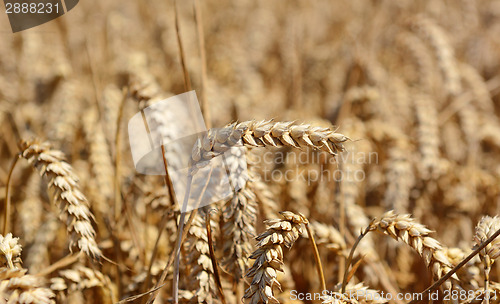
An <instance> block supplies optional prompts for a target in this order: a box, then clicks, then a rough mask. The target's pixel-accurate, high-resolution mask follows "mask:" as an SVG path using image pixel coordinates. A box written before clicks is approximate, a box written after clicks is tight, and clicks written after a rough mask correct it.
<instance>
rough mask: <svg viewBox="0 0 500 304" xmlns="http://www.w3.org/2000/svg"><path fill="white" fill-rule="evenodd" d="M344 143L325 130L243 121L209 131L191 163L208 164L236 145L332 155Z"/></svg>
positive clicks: (279, 123)
mask: <svg viewBox="0 0 500 304" xmlns="http://www.w3.org/2000/svg"><path fill="white" fill-rule="evenodd" d="M240 140H241V141H240ZM347 140H349V138H348V137H346V136H345V135H342V134H340V133H335V132H333V131H332V130H329V129H327V128H321V127H312V126H310V125H292V122H272V121H270V120H262V121H245V122H241V123H233V124H229V125H227V126H226V127H224V128H222V129H218V130H214V129H211V130H209V132H208V134H207V135H206V136H205V137H204V138H203V139H198V140H197V142H196V144H195V146H194V148H193V153H192V160H193V161H194V163H196V162H200V161H204V160H210V159H211V158H213V157H215V156H217V155H220V154H221V153H223V152H225V151H227V150H228V149H229V148H230V147H232V146H234V145H236V144H238V143H241V144H244V145H248V146H253V147H265V146H267V147H282V146H291V147H294V148H314V149H319V150H322V151H325V152H328V153H330V154H332V155H335V154H337V152H338V151H343V150H344V147H343V143H344V142H345V141H347Z"/></svg>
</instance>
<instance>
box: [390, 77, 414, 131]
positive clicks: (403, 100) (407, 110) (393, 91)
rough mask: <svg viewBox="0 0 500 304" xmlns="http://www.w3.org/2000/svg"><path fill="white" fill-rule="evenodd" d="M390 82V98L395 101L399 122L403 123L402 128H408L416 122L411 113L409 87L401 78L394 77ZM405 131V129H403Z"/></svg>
mask: <svg viewBox="0 0 500 304" xmlns="http://www.w3.org/2000/svg"><path fill="white" fill-rule="evenodd" d="M389 82H390V83H391V85H390V87H389V94H390V95H389V97H390V99H392V100H394V103H395V107H394V108H395V111H396V113H395V114H396V116H397V117H398V120H400V121H402V123H401V126H404V127H405V128H407V127H408V126H411V125H412V124H413V121H414V117H413V113H412V111H411V97H410V92H409V88H408V85H407V84H406V83H405V82H404V81H403V80H402V79H401V78H399V77H392V78H391V79H390V80H389ZM402 129H403V130H404V128H402Z"/></svg>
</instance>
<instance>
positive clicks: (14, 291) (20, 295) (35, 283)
mask: <svg viewBox="0 0 500 304" xmlns="http://www.w3.org/2000/svg"><path fill="white" fill-rule="evenodd" d="M26 271H27V269H8V268H3V269H0V299H2V300H3V301H4V302H2V303H23V304H54V303H55V302H54V300H53V299H52V298H54V296H55V295H54V293H53V292H52V291H51V290H50V289H48V288H45V287H42V286H43V279H42V278H40V277H37V276H32V275H27V274H26Z"/></svg>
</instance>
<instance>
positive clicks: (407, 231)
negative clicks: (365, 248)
mask: <svg viewBox="0 0 500 304" xmlns="http://www.w3.org/2000/svg"><path fill="white" fill-rule="evenodd" d="M373 225H374V227H376V228H377V230H378V231H380V232H382V233H384V234H387V235H389V236H390V237H392V238H394V239H395V240H401V241H403V242H404V243H406V244H408V245H409V246H410V247H411V248H413V249H414V250H415V251H416V252H417V253H418V254H419V255H420V256H421V257H422V258H423V259H424V262H425V264H426V265H427V267H428V268H429V269H430V270H431V272H432V275H433V276H434V278H435V279H436V280H439V279H440V278H441V277H442V276H444V275H445V274H446V273H447V272H448V271H450V270H451V268H452V264H451V262H450V260H449V259H448V256H447V255H446V254H445V251H444V246H443V245H441V243H439V242H438V241H437V240H436V239H434V238H432V237H430V236H429V233H431V232H432V231H431V230H429V229H427V228H426V227H425V226H424V225H422V224H419V223H417V222H415V220H414V219H413V218H411V216H410V215H409V214H395V213H394V212H393V211H389V212H387V213H385V214H384V215H382V216H381V218H380V220H377V221H375V222H374V223H373ZM452 278H453V279H457V280H458V277H457V276H456V274H454V275H453V276H452ZM444 285H445V288H447V289H449V288H451V283H450V282H449V281H447V282H445V283H444Z"/></svg>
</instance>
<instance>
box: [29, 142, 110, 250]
mask: <svg viewBox="0 0 500 304" xmlns="http://www.w3.org/2000/svg"><path fill="white" fill-rule="evenodd" d="M21 149H22V152H21V154H20V155H21V156H22V157H23V158H25V159H27V160H28V161H29V162H30V163H31V164H32V165H33V166H34V167H35V168H36V169H38V171H39V172H40V174H41V175H42V176H45V177H47V178H48V180H49V182H48V186H47V187H48V189H49V190H50V191H51V194H52V201H53V203H54V204H55V205H56V206H57V207H58V208H59V215H60V218H61V220H62V221H63V222H64V223H65V224H66V225H67V229H68V232H69V233H70V234H71V242H70V247H72V246H73V245H77V246H78V248H79V249H80V250H81V251H83V252H85V253H86V254H87V255H88V256H90V257H92V258H99V257H100V256H101V250H100V249H99V247H98V246H97V243H96V240H95V231H94V228H93V227H92V220H93V218H94V216H93V215H92V213H91V212H90V210H89V207H88V202H87V199H86V198H85V196H84V195H83V193H81V192H80V189H79V186H78V179H77V177H76V176H75V174H74V173H73V170H72V168H71V166H70V165H69V164H68V163H67V162H66V161H65V160H64V154H63V153H62V152H61V151H58V150H53V149H52V148H51V147H50V144H49V143H48V142H43V143H39V142H37V141H24V142H22V143H21Z"/></svg>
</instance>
